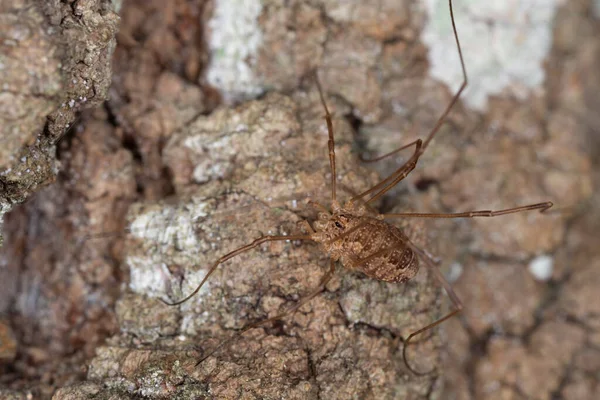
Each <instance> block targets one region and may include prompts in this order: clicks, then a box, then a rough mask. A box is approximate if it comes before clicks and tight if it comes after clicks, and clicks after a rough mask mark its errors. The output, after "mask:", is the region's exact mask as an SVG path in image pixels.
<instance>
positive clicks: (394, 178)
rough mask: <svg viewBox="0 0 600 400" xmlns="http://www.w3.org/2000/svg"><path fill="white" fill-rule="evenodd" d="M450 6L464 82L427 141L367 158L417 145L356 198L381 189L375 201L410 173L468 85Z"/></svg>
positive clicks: (373, 199)
mask: <svg viewBox="0 0 600 400" xmlns="http://www.w3.org/2000/svg"><path fill="white" fill-rule="evenodd" d="M448 6H449V8H450V20H451V21H452V31H453V33H454V39H455V41H456V47H457V49H458V56H459V58H460V66H461V69H462V74H463V82H462V84H461V85H460V88H459V89H458V91H457V92H456V93H455V94H454V97H452V100H451V101H450V103H449V104H448V106H446V109H445V110H444V112H443V113H442V115H441V116H440V117H439V118H438V120H437V122H436V123H435V125H434V127H433V129H431V131H430V132H429V135H427V138H426V139H425V141H422V140H421V139H417V140H415V141H414V142H411V143H409V144H406V145H404V146H401V147H399V148H398V149H396V150H394V151H392V152H390V153H387V154H384V155H383V156H380V157H377V158H374V159H372V160H367V161H368V162H374V161H379V160H382V159H384V158H386V157H389V156H391V155H393V154H396V153H398V152H399V151H401V150H404V149H407V148H409V147H411V146H413V145H414V146H415V147H416V148H415V153H414V154H413V156H412V157H411V158H410V159H409V160H408V161H407V162H406V163H405V164H404V165H403V166H401V167H400V168H399V169H398V170H396V171H395V172H394V173H392V174H391V175H390V176H389V177H388V178H386V179H384V180H383V181H382V182H380V183H379V184H377V185H376V186H375V187H373V188H371V189H369V190H368V191H366V192H365V193H361V194H360V195H359V196H357V197H356V198H361V197H363V196H366V195H367V194H369V193H371V192H373V191H376V190H380V189H381V190H380V191H379V192H378V193H376V194H375V195H374V196H373V197H371V198H370V199H369V200H367V203H370V202H372V201H375V200H377V199H378V198H380V197H381V196H383V195H384V194H385V193H386V192H388V191H389V190H390V189H392V188H393V187H394V186H395V185H396V184H397V183H398V182H400V181H402V180H403V179H404V178H405V177H406V176H407V175H408V174H409V173H410V171H412V170H413V169H414V167H415V166H416V163H417V161H418V160H419V157H420V156H421V155H422V154H423V153H424V152H425V149H426V148H427V146H428V145H429V143H430V142H431V141H432V140H433V138H434V137H435V135H436V134H437V133H438V131H439V130H440V127H441V126H442V124H443V123H444V121H445V120H446V117H447V116H448V114H449V113H450V111H451V110H452V108H453V107H454V105H455V104H456V103H457V102H458V99H459V98H460V95H461V94H462V92H463V91H464V89H465V87H467V83H468V78H467V69H466V68H465V62H464V60H463V55H462V49H461V47H460V41H459V39H458V33H457V31H456V24H455V22H454V11H453V9H452V0H448ZM356 198H353V199H352V200H355V199H356Z"/></svg>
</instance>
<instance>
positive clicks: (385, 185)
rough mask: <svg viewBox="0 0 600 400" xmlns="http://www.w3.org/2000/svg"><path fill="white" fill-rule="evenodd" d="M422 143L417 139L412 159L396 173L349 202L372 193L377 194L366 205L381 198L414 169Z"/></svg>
mask: <svg viewBox="0 0 600 400" xmlns="http://www.w3.org/2000/svg"><path fill="white" fill-rule="evenodd" d="M422 143H423V141H422V140H421V139H418V140H417V141H416V142H415V152H414V154H413V155H412V157H411V158H410V159H409V160H408V161H406V163H404V165H402V166H401V167H400V168H398V169H397V170H396V171H394V172H393V173H392V174H391V175H390V176H388V177H387V178H385V179H384V180H382V181H381V182H379V183H378V184H377V185H375V186H373V187H372V188H370V189H369V190H366V191H364V192H362V193H361V194H359V195H358V196H354V197H353V198H352V199H350V201H356V200H358V199H361V198H363V197H364V196H366V195H368V194H370V193H372V192H375V191H379V192H378V193H376V194H375V195H373V197H371V198H370V199H369V200H367V201H366V203H370V202H372V201H375V200H376V199H378V198H379V197H381V196H383V194H384V193H385V192H387V191H388V190H390V189H391V188H392V187H394V186H395V185H396V184H397V183H398V182H400V181H401V180H402V179H404V178H405V177H406V176H408V174H409V173H410V172H411V171H412V170H413V169H415V167H416V166H417V161H418V160H419V157H420V151H421V146H422Z"/></svg>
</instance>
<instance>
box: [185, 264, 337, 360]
mask: <svg viewBox="0 0 600 400" xmlns="http://www.w3.org/2000/svg"><path fill="white" fill-rule="evenodd" d="M334 272H335V261H333V259H330V261H329V271H327V273H326V274H325V275H324V276H323V278H321V282H320V283H319V286H318V287H317V288H316V289H314V290H313V291H311V292H310V293H308V294H307V295H305V296H304V297H302V298H301V299H300V300H298V302H297V303H296V304H294V305H293V306H292V307H290V308H288V309H287V310H285V311H283V312H282V313H280V314H278V315H276V316H274V317H271V318H267V319H264V320H262V321H258V322H255V323H252V324H249V325H246V326H245V327H244V328H242V330H241V331H239V332H237V333H236V334H235V335H233V336H232V337H230V338H229V339H226V340H224V341H222V342H221V343H219V344H218V345H217V346H216V347H215V348H214V349H212V350H211V351H209V352H208V353H207V354H206V355H205V356H204V357H202V358H201V359H200V360H199V361H198V362H197V363H196V365H198V364H200V363H202V361H204V360H206V359H207V358H208V357H210V356H212V355H213V354H215V353H216V352H217V351H218V350H219V349H221V348H222V347H224V346H225V345H227V344H229V343H231V342H232V341H234V340H235V339H237V338H239V337H240V336H242V335H243V334H244V333H246V332H248V331H249V330H251V329H254V328H259V327H261V326H264V325H267V324H269V323H271V322H273V321H277V320H280V319H283V318H285V317H287V316H288V315H290V314H293V313H295V312H296V311H298V309H299V308H300V307H302V306H303V305H305V304H306V303H308V302H309V301H311V300H312V299H313V298H314V297H315V296H316V295H318V294H319V293H321V292H322V291H323V290H324V289H325V286H326V285H327V283H328V282H329V281H330V280H331V278H332V277H333V274H334Z"/></svg>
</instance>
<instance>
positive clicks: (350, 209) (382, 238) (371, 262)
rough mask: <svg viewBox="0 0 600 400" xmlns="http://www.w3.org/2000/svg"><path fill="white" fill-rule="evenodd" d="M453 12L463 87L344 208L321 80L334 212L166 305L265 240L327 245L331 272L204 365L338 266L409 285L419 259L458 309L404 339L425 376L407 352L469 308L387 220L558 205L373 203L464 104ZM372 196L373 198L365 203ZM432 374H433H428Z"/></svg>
mask: <svg viewBox="0 0 600 400" xmlns="http://www.w3.org/2000/svg"><path fill="white" fill-rule="evenodd" d="M448 4H449V8H450V18H451V21H452V29H453V32H454V37H455V39H456V45H457V49H458V54H459V57H460V62H461V67H462V72H463V83H462V85H461V87H460V89H459V90H458V91H457V92H456V94H455V95H454V97H453V98H452V101H451V102H450V104H449V105H448V106H447V107H446V109H445V110H444V112H443V113H442V115H441V116H440V118H439V119H438V120H437V122H436V125H435V126H434V128H433V129H432V130H431V132H430V133H429V135H428V136H427V138H426V139H425V140H424V141H423V140H421V139H418V140H416V141H414V142H411V143H409V144H407V145H405V146H402V147H400V148H398V149H396V150H394V151H392V152H390V153H388V154H385V155H383V156H381V157H378V158H375V159H372V160H366V161H368V162H372V161H378V160H381V159H383V158H385V157H389V156H391V155H393V154H396V153H397V152H399V151H400V150H403V149H407V148H410V147H413V146H414V153H413V155H412V156H411V157H410V159H409V160H408V161H407V162H406V163H404V164H403V165H402V166H401V167H399V168H398V169H397V170H396V171H395V172H393V173H392V174H391V175H390V176H388V177H387V178H386V179H384V180H382V181H381V182H379V183H378V184H377V185H375V186H373V187H372V188H371V189H369V190H367V191H365V192H363V193H360V194H358V195H356V196H355V197H353V198H351V199H350V200H349V201H347V202H346V203H345V204H344V205H343V206H342V205H341V204H340V203H339V202H338V200H337V197H336V163H335V144H334V137H333V122H332V119H331V114H330V113H329V109H328V108H327V105H326V103H325V99H324V97H323V91H322V88H321V85H320V83H319V81H318V79H316V82H317V87H318V89H319V94H320V97H321V103H322V104H323V108H324V109H325V120H326V122H327V130H328V134H329V140H328V147H329V163H330V168H331V208H330V209H328V208H326V207H325V206H323V205H321V204H318V203H315V202H311V203H312V205H313V206H315V207H317V208H319V209H320V210H321V212H320V213H319V215H318V219H317V220H316V221H314V223H313V225H311V224H310V223H309V222H308V221H302V224H303V225H304V227H305V229H306V231H307V234H304V235H287V236H263V237H260V238H258V239H256V240H254V241H253V242H252V243H250V244H247V245H246V246H243V247H240V248H238V249H237V250H234V251H232V252H230V253H228V254H226V255H224V256H222V257H221V258H219V259H218V260H217V261H216V262H215V263H214V264H213V265H212V266H211V268H210V269H209V270H208V273H207V274H206V276H205V277H204V279H203V280H202V282H200V284H199V285H198V287H197V288H196V289H195V290H194V291H193V292H192V293H191V294H190V295H188V296H187V297H185V298H184V299H182V300H180V301H177V302H174V303H170V302H165V303H166V304H168V305H173V306H175V305H179V304H182V303H184V302H186V301H188V300H189V299H190V298H192V297H193V296H194V295H196V293H198V291H199V290H200V289H201V288H202V286H203V285H204V283H205V282H206V281H207V280H208V278H209V277H210V276H211V275H212V273H213V272H214V271H215V270H216V268H217V267H218V266H219V265H220V264H221V263H223V262H225V261H227V260H229V259H231V258H233V257H235V256H237V255H238V254H240V253H243V252H245V251H248V250H250V249H253V248H255V247H257V246H259V245H260V244H262V243H265V242H271V241H285V240H307V241H314V242H317V243H319V244H320V245H321V247H322V248H323V250H324V251H325V252H326V253H327V254H328V255H329V257H330V268H329V270H328V272H327V273H326V274H325V275H324V276H323V278H322V279H321V282H320V284H319V286H318V287H317V288H316V289H315V290H313V291H312V292H310V293H308V294H307V295H305V296H304V297H303V298H301V299H300V300H299V301H298V302H297V303H296V304H295V305H294V306H293V307H290V308H289V309H287V310H285V311H284V312H282V313H281V314H279V315H277V316H275V317H272V318H269V319H266V320H263V321H260V322H257V323H254V324H250V325H248V326H246V327H244V328H243V329H242V330H241V331H239V332H238V333H237V334H236V335H235V336H234V337H232V338H231V339H229V340H227V341H224V342H221V343H220V344H219V345H218V346H217V347H216V348H214V349H213V350H211V351H210V352H209V353H208V354H206V355H205V356H204V357H203V358H202V359H201V360H200V361H199V362H198V363H201V362H202V361H204V360H205V359H206V358H208V357H209V356H211V355H212V354H214V353H215V352H216V351H217V350H219V349H220V348H221V347H223V346H224V345H225V344H226V343H228V342H229V341H230V340H232V339H234V338H236V337H238V336H239V335H242V334H243V333H244V332H247V331H248V330H250V329H253V328H256V327H259V326H263V325H266V324H268V323H270V322H272V321H274V320H278V319H281V318H284V317H285V316H287V315H289V314H291V313H293V312H295V311H296V310H298V309H299V308H300V307H302V306H303V305H304V304H306V303H307V302H308V301H310V300H311V299H312V298H314V297H315V296H316V295H318V294H319V293H320V292H322V291H323V289H324V288H325V285H326V284H327V283H328V282H329V281H330V280H331V278H332V277H333V274H334V272H335V263H336V261H340V262H341V263H342V265H343V266H344V267H346V268H348V269H352V270H358V271H361V272H363V273H364V274H365V275H367V276H368V277H370V278H373V279H377V280H380V281H385V282H399V283H404V282H406V281H408V280H409V279H411V278H413V277H414V276H415V275H416V274H417V272H418V270H419V260H422V261H424V263H425V265H427V266H428V267H430V270H431V271H432V272H433V274H434V275H435V277H436V278H437V280H438V281H439V282H440V283H441V284H442V286H443V287H444V289H445V290H446V292H447V293H448V296H449V297H450V299H451V300H452V303H453V304H454V306H455V309H454V311H451V312H450V313H449V314H447V315H445V316H444V317H442V318H440V319H438V320H437V321H435V322H433V323H431V324H429V325H427V326H425V327H423V328H421V329H419V330H417V331H415V332H412V333H411V334H410V335H409V336H408V337H407V338H406V339H404V348H403V351H402V356H403V359H404V363H405V364H406V366H407V368H408V369H409V370H410V371H411V372H413V373H415V374H417V375H423V374H424V373H421V372H418V371H415V370H414V369H413V368H412V367H411V366H410V365H409V363H408V362H407V358H406V349H407V347H408V344H409V342H410V340H411V339H412V338H413V337H414V336H416V335H418V334H420V333H423V332H425V331H427V330H429V329H431V328H433V327H435V326H437V325H439V324H441V323H442V322H444V321H446V320H447V319H449V318H451V317H453V316H454V315H456V314H458V313H459V312H460V311H461V310H462V308H463V305H462V303H461V302H460V300H459V299H458V297H457V296H456V294H455V293H454V291H453V290H452V288H451V287H450V284H449V283H448V282H447V281H446V279H445V278H444V277H443V275H442V274H441V273H440V271H439V270H438V268H437V267H436V266H435V264H436V262H435V261H434V260H432V259H431V257H430V256H429V255H428V254H427V253H426V252H425V251H424V250H422V249H420V248H418V247H417V246H416V245H415V244H413V243H412V242H411V241H410V239H409V238H408V237H407V236H406V235H405V234H404V233H403V232H402V231H401V230H400V229H399V228H397V227H395V226H393V225H390V224H389V223H387V222H386V221H385V219H387V218H473V217H494V216H499V215H505V214H512V213H517V212H521V211H531V210H540V211H541V212H544V211H546V210H547V209H549V208H550V207H552V203H551V202H545V203H538V204H532V205H527V206H521V207H515V208H509V209H505V210H499V211H487V210H486V211H469V212H461V213H451V214H435V213H431V214H430V213H397V214H378V213H377V212H375V211H374V210H373V209H372V208H371V207H370V206H369V205H370V203H372V202H374V201H375V200H377V199H379V198H380V197H381V196H383V195H384V194H385V193H386V192H387V191H389V190H390V189H392V188H393V187H394V186H396V184H398V182H400V181H402V180H403V179H404V178H405V177H406V176H407V175H408V174H409V173H410V172H411V171H412V170H413V169H414V168H415V167H416V165H417V162H418V160H419V158H420V157H421V155H423V153H424V152H425V149H426V148H427V146H428V145H429V143H430V142H431V140H432V139H433V138H434V136H435V134H436V133H437V132H438V130H439V128H440V126H441V125H442V123H443V122H444V120H445V119H446V116H447V115H448V113H449V112H450V110H451V109H452V107H453V106H454V104H455V103H456V102H457V101H458V99H459V97H460V95H461V93H462V91H463V90H464V88H465V87H466V86H467V73H466V69H465V65H464V61H463V56H462V51H461V47H460V42H459V40H458V34H457V32H456V25H455V23H454V14H453V10H452V0H449V1H448ZM367 196H370V197H368V199H366V200H365V198H366V197H367ZM427 373H429V372H427Z"/></svg>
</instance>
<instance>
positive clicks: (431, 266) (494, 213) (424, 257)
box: [383, 201, 553, 375]
mask: <svg viewBox="0 0 600 400" xmlns="http://www.w3.org/2000/svg"><path fill="white" fill-rule="evenodd" d="M552 205H553V204H552V202H549V201H548V202H545V203H537V204H531V205H527V206H521V207H514V208H507V209H504V210H497V211H491V210H482V211H467V212H461V213H447V214H438V213H396V214H383V216H384V217H385V218H390V217H391V218H395V217H415V218H476V217H497V216H500V215H507V214H514V213H518V212H523V211H533V210H539V211H540V212H542V213H543V212H545V211H547V210H548V209H550V207H552ZM407 244H408V245H409V246H410V248H411V249H412V250H413V251H414V252H415V253H417V254H418V255H419V256H420V257H421V259H422V260H423V261H425V264H426V265H427V266H428V267H429V269H430V270H431V271H432V272H433V274H434V275H435V277H436V279H437V280H438V281H439V282H440V283H441V284H442V286H443V287H444V289H445V290H446V293H448V296H449V297H450V300H451V301H452V303H453V304H454V307H455V310H454V311H452V312H450V313H448V314H447V315H445V316H444V317H442V318H440V319H438V320H437V321H435V322H433V323H431V324H429V325H427V326H425V327H423V328H421V329H419V330H417V331H414V332H412V333H411V334H410V335H408V337H407V338H406V339H405V341H404V348H403V349H402V358H403V359H404V363H405V364H406V367H407V368H408V369H409V370H410V371H411V372H412V373H414V374H416V375H427V374H429V373H431V372H433V371H428V372H426V373H423V372H418V371H415V370H414V369H413V368H412V367H411V366H410V364H409V363H408V360H407V358H406V349H407V348H408V344H409V343H410V341H411V339H412V338H413V337H415V336H417V335H419V334H421V333H423V332H426V331H428V330H430V329H432V328H434V327H436V326H438V325H439V324H441V323H442V322H444V321H446V320H448V319H450V318H452V317H453V316H455V315H456V314H458V313H460V312H461V311H462V309H463V304H462V303H461V301H460V299H459V298H458V296H457V295H456V293H455V292H454V290H453V289H452V287H451V286H450V284H449V283H448V281H447V280H446V278H444V276H443V275H442V273H441V272H440V271H439V269H438V268H436V266H435V265H434V260H432V259H431V257H430V256H429V255H428V254H427V253H426V252H425V251H423V250H421V249H419V248H418V247H417V246H415V245H414V244H413V243H411V242H410V241H409V242H407Z"/></svg>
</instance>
